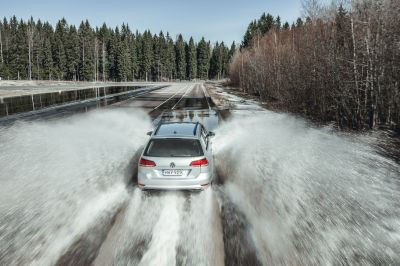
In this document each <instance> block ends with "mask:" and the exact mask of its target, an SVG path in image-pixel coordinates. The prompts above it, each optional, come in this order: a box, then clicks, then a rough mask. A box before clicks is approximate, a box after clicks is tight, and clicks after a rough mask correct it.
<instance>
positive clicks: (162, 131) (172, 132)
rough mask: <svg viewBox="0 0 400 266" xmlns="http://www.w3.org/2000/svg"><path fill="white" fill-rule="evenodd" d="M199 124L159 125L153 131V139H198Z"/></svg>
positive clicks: (171, 123)
mask: <svg viewBox="0 0 400 266" xmlns="http://www.w3.org/2000/svg"><path fill="white" fill-rule="evenodd" d="M199 125H200V123H199V122H197V123H193V122H169V123H161V124H159V125H158V127H157V128H156V130H155V131H154V134H153V136H152V137H153V138H198V135H199V132H200V126H199Z"/></svg>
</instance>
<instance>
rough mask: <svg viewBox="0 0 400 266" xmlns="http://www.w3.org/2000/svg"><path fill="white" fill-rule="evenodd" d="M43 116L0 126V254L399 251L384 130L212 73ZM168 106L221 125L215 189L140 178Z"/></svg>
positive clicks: (27, 258) (164, 259) (397, 186)
mask: <svg viewBox="0 0 400 266" xmlns="http://www.w3.org/2000/svg"><path fill="white" fill-rule="evenodd" d="M209 95H211V96H212V97H213V99H214V101H211V99H210V97H209ZM214 102H215V103H217V106H214ZM217 109H219V110H221V109H224V110H225V112H226V110H228V112H229V116H226V115H224V116H223V117H227V119H226V120H223V119H221V115H220V114H219V111H218V110H217ZM44 117H45V118H43V119H41V118H38V117H36V118H35V119H27V120H24V121H13V122H12V123H11V124H10V123H9V124H7V125H4V126H2V127H1V128H0V133H1V134H0V150H1V153H0V167H1V169H2V172H1V175H0V184H1V186H0V214H1V215H0V242H1V245H0V264H2V265H3V264H4V265H15V264H33V265H55V264H56V265H88V264H94V265H174V264H175V265H321V264H322V265H327V264H332V265H335V264H337V265H340V264H346V263H347V264H357V265H360V264H361V265H374V264H375V265H376V264H392V265H396V264H397V265H398V264H399V263H400V257H399V254H400V246H399V243H400V223H399V221H400V208H399V207H400V205H399V202H400V193H399V191H400V182H399V180H400V179H399V176H400V174H399V165H398V164H397V163H396V162H394V161H392V160H391V159H390V158H387V157H385V156H382V155H381V154H380V153H379V151H377V150H376V148H375V144H376V143H377V142H378V139H379V137H380V136H378V137H377V136H369V135H368V136H359V135H358V136H353V135H345V134H337V133H335V132H334V131H332V130H331V129H330V128H314V127H312V126H310V125H308V124H307V123H306V122H305V121H304V120H301V119H299V118H296V117H292V116H290V115H285V114H277V113H274V112H269V111H267V110H265V109H263V108H261V107H260V106H259V105H257V103H255V102H253V101H251V100H246V99H243V98H240V97H237V96H233V95H231V94H229V93H227V92H225V91H224V90H222V89H206V86H205V85H204V84H202V83H197V84H196V83H174V84H171V86H169V87H166V88H162V89H159V90H156V91H152V92H149V93H143V94H141V95H136V96H134V97H131V98H129V99H125V100H123V101H118V102H116V103H115V102H114V103H113V104H111V105H107V106H105V107H102V108H98V109H93V110H91V111H89V112H82V110H80V111H78V112H72V111H71V112H69V113H68V114H64V115H62V116H58V115H56V114H54V115H49V116H44ZM161 119H162V120H167V121H171V120H173V121H201V122H203V123H204V124H205V125H206V127H207V128H208V129H209V130H213V131H215V132H216V134H217V135H216V137H215V139H214V140H213V148H214V151H215V162H216V171H217V180H216V183H215V184H214V185H213V187H212V188H211V189H208V190H206V191H203V192H201V193H191V192H179V191H177V192H153V193H149V192H142V191H140V190H139V189H138V188H137V187H136V185H135V166H136V163H137V160H138V154H139V152H140V150H141V147H142V144H143V143H144V142H145V140H146V138H147V136H146V132H147V131H148V130H150V129H151V128H152V127H153V126H154V124H156V123H157V122H158V121H160V120H161Z"/></svg>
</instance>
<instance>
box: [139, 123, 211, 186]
mask: <svg viewBox="0 0 400 266" xmlns="http://www.w3.org/2000/svg"><path fill="white" fill-rule="evenodd" d="M147 134H148V135H149V136H150V139H149V141H148V143H147V144H146V146H145V149H144V150H143V153H142V156H141V158H140V160H139V168H138V186H139V187H140V188H141V189H162V190H163V189H167V190H202V189H205V188H207V187H209V186H210V185H211V182H212V180H213V173H214V171H213V167H214V161H213V155H212V148H211V142H210V137H212V136H214V133H213V132H207V131H206V129H205V128H204V126H203V125H202V124H200V123H177V122H171V123H161V124H159V125H158V127H157V128H156V129H155V130H154V131H151V132H149V133H147Z"/></svg>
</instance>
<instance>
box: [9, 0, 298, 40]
mask: <svg viewBox="0 0 400 266" xmlns="http://www.w3.org/2000/svg"><path fill="white" fill-rule="evenodd" d="M274 2H275V1H272V0H264V1H262V0H255V1H252V5H249V4H248V3H246V4H245V3H243V2H242V1H237V0H234V1H227V0H224V1H220V2H218V3H213V2H212V1H211V0H206V1H202V2H201V3H199V2H195V1H186V2H184V3H183V2H182V1H179V0H172V1H170V2H168V3H164V2H162V1H160V0H158V1H156V2H153V3H152V4H150V3H140V2H136V1H127V0H119V1H114V2H108V1H99V2H96V4H95V5H93V4H92V3H88V2H78V1H77V0H72V1H69V2H65V1H57V3H54V1H50V0H40V1H35V2H30V1H27V0H17V1H13V2H7V3H5V4H3V6H2V9H3V10H2V11H3V12H2V13H3V14H2V17H3V18H7V20H9V19H10V18H11V17H12V16H14V15H15V16H16V18H17V19H18V20H20V19H22V20H24V21H27V20H29V19H30V18H31V17H32V18H33V19H34V20H35V21H38V20H41V21H42V22H49V23H50V24H51V25H52V26H53V27H55V25H56V23H57V21H59V20H61V19H62V18H65V20H66V21H67V23H68V25H75V26H76V27H79V24H80V23H81V22H82V21H86V20H88V22H89V23H90V25H91V26H92V27H93V28H96V27H101V26H102V25H103V23H105V24H106V25H107V27H109V28H113V29H115V28H116V27H119V28H120V27H121V26H122V24H127V25H129V27H130V29H131V30H132V31H133V32H135V31H136V30H137V31H139V32H141V33H143V32H144V31H146V30H150V32H151V33H152V34H159V33H160V32H161V31H162V32H164V33H165V34H166V33H167V32H168V33H169V34H170V36H171V37H172V38H173V39H175V38H176V36H178V35H179V34H182V36H183V38H184V39H185V40H189V38H190V37H193V39H194V40H195V42H198V41H199V40H201V38H202V37H204V38H205V39H206V40H207V41H211V43H216V42H221V41H223V42H224V43H225V44H227V45H230V44H232V42H233V41H235V43H236V44H239V43H241V41H242V39H243V35H244V33H245V31H246V29H247V26H248V24H249V23H250V22H251V21H252V20H254V19H258V18H259V17H260V16H261V15H262V13H264V12H265V13H270V14H271V15H273V16H274V17H277V16H280V17H281V21H282V22H285V21H288V22H289V23H291V22H294V21H295V20H296V19H297V18H298V17H300V16H301V15H300V11H299V10H300V6H301V4H300V0H290V1H285V3H279V4H277V3H274ZM76 6H79V7H80V8H79V9H76V8H75V7H76ZM192 10H196V12H195V13H192V12H190V11H192ZM130 12H131V13H132V14H131V13H130ZM87 14H89V15H87ZM115 14H117V15H115ZM154 16H155V17H157V18H158V19H153V18H152V17H154ZM175 18H178V19H175ZM182 21H187V23H182Z"/></svg>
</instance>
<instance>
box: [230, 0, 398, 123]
mask: <svg viewBox="0 0 400 266" xmlns="http://www.w3.org/2000/svg"><path fill="white" fill-rule="evenodd" d="M304 3H305V9H306V11H307V14H308V17H307V19H306V20H305V21H303V20H302V19H298V20H297V23H295V24H292V25H291V26H290V27H289V25H288V24H285V25H284V26H283V27H281V26H280V21H279V20H278V18H277V19H274V18H273V17H272V16H270V15H267V16H263V18H260V20H259V21H254V22H252V23H251V24H250V26H249V29H248V31H247V32H246V34H245V36H244V40H243V43H242V48H241V50H240V52H238V53H237V54H236V55H235V56H234V59H233V62H232V64H231V68H230V79H231V82H232V83H233V84H235V85H237V86H240V87H241V88H242V89H243V90H244V91H245V92H248V93H251V94H256V95H259V96H260V97H261V98H262V99H265V100H269V101H271V102H275V104H276V105H278V106H280V108H284V109H287V110H290V111H292V112H296V113H301V114H305V115H307V116H310V117H313V118H315V119H318V120H320V121H335V122H336V123H337V124H338V125H339V126H341V127H349V128H355V129H360V128H375V127H377V126H380V125H385V126H390V127H392V128H399V127H400V46H399V43H400V27H399V26H400V16H399V14H400V2H399V1H396V0H376V1H370V0H357V1H355V0H354V1H350V2H349V3H348V4H347V5H346V6H342V5H338V6H336V7H335V6H330V7H326V6H324V5H322V4H320V3H319V2H318V1H317V0H308V1H307V0H306V1H304ZM263 25H264V26H263Z"/></svg>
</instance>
